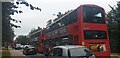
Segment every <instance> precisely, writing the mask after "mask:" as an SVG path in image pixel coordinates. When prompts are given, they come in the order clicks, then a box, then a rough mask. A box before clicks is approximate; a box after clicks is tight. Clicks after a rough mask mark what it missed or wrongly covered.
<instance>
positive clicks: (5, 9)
mask: <svg viewBox="0 0 120 58" xmlns="http://www.w3.org/2000/svg"><path fill="white" fill-rule="evenodd" d="M20 4H24V5H25V6H27V7H29V8H30V9H31V10H39V11H41V9H40V8H39V7H34V6H32V4H29V3H27V2H26V1H22V0H19V1H17V2H15V3H13V2H3V3H2V43H4V42H10V41H12V40H13V37H14V36H15V34H14V29H13V27H15V28H21V26H18V25H15V24H13V23H11V22H10V21H13V22H16V23H21V21H20V20H16V19H13V18H11V16H10V15H14V13H23V12H22V11H21V10H16V9H17V8H19V7H18V5H20Z"/></svg>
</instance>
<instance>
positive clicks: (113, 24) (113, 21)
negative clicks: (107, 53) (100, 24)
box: [107, 1, 120, 52]
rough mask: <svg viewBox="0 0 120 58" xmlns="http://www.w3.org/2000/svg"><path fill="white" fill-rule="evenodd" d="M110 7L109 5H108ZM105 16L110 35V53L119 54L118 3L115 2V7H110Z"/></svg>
mask: <svg viewBox="0 0 120 58" xmlns="http://www.w3.org/2000/svg"><path fill="white" fill-rule="evenodd" d="M109 6H110V5H109ZM110 8H111V9H112V10H111V11H110V12H108V14H107V20H108V28H109V34H110V45H111V51H112V52H120V51H119V49H120V47H119V46H120V39H119V38H120V1H119V2H117V7H115V8H114V7H112V6H110Z"/></svg>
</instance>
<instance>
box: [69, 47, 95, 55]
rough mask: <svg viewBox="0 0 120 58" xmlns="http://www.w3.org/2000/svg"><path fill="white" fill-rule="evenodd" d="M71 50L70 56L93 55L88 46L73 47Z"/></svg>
mask: <svg viewBox="0 0 120 58" xmlns="http://www.w3.org/2000/svg"><path fill="white" fill-rule="evenodd" d="M69 52H70V56H81V57H82V56H91V55H93V54H92V52H91V51H90V50H88V49H87V48H84V47H80V48H72V49H69Z"/></svg>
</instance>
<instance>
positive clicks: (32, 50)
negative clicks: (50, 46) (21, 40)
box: [23, 45, 37, 55]
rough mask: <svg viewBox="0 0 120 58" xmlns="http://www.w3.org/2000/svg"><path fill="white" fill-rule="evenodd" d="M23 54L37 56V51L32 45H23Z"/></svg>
mask: <svg viewBox="0 0 120 58" xmlns="http://www.w3.org/2000/svg"><path fill="white" fill-rule="evenodd" d="M23 54H25V55H28V54H37V51H36V49H35V47H34V46H32V45H24V47H23Z"/></svg>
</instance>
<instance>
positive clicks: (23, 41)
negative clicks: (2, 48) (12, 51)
mask: <svg viewBox="0 0 120 58" xmlns="http://www.w3.org/2000/svg"><path fill="white" fill-rule="evenodd" d="M16 41H17V42H19V43H20V44H22V45H25V44H27V43H29V38H28V37H27V36H25V35H19V36H18V37H17V38H16Z"/></svg>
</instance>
